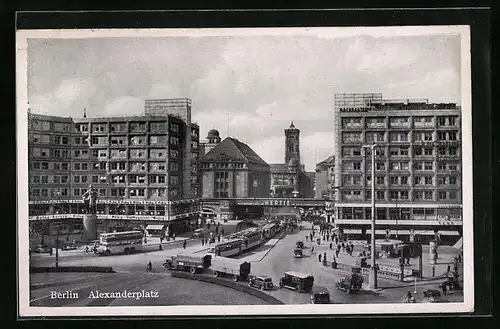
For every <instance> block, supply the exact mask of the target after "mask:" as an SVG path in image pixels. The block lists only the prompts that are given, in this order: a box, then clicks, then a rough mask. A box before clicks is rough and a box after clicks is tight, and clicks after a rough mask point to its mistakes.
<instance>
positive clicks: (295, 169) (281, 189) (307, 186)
mask: <svg viewBox="0 0 500 329" xmlns="http://www.w3.org/2000/svg"><path fill="white" fill-rule="evenodd" d="M270 166H271V195H272V196H274V197H314V195H313V192H312V191H313V181H311V179H310V175H307V174H306V171H305V167H304V165H302V164H301V163H300V130H299V129H297V128H296V127H295V125H294V124H293V122H292V123H291V124H290V127H289V128H287V129H285V162H284V163H276V164H270Z"/></svg>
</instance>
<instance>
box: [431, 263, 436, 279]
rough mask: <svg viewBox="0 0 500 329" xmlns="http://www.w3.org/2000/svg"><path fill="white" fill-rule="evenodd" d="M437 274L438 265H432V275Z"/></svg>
mask: <svg viewBox="0 0 500 329" xmlns="http://www.w3.org/2000/svg"><path fill="white" fill-rule="evenodd" d="M435 275H436V266H434V265H432V276H435Z"/></svg>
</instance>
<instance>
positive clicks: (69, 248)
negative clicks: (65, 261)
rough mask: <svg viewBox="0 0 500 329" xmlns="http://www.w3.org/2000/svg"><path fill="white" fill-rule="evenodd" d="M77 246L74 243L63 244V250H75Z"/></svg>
mask: <svg viewBox="0 0 500 329" xmlns="http://www.w3.org/2000/svg"><path fill="white" fill-rule="evenodd" d="M76 249H78V247H77V246H76V244H74V243H69V244H65V245H64V247H63V250H76Z"/></svg>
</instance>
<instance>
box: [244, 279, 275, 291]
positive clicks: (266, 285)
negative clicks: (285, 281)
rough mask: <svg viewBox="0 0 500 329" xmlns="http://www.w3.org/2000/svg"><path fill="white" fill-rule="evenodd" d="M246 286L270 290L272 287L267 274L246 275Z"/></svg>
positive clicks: (271, 281)
mask: <svg viewBox="0 0 500 329" xmlns="http://www.w3.org/2000/svg"><path fill="white" fill-rule="evenodd" d="M248 286H250V287H254V288H257V289H260V290H271V289H273V287H274V284H273V280H272V279H271V278H270V277H268V276H255V275H250V276H249V277H248Z"/></svg>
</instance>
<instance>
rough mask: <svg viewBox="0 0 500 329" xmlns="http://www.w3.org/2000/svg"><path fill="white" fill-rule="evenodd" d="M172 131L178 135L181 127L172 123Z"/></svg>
mask: <svg viewBox="0 0 500 329" xmlns="http://www.w3.org/2000/svg"><path fill="white" fill-rule="evenodd" d="M170 131H172V132H175V133H178V132H179V125H178V124H176V123H171V124H170Z"/></svg>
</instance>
